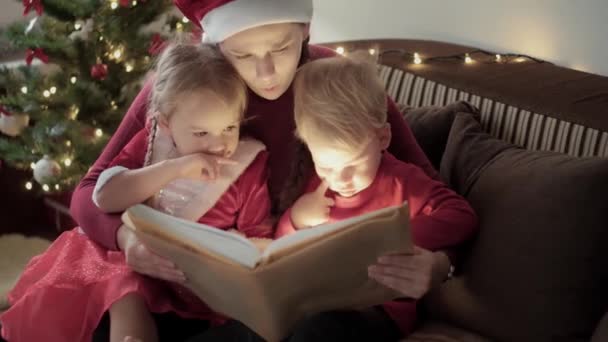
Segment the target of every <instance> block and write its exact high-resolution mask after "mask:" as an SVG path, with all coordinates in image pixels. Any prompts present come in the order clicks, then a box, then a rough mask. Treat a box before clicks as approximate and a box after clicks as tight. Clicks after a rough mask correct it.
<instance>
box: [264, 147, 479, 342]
mask: <svg viewBox="0 0 608 342" xmlns="http://www.w3.org/2000/svg"><path fill="white" fill-rule="evenodd" d="M320 182H321V180H320V179H319V177H318V176H316V175H315V176H314V177H313V178H312V179H311V180H310V181H309V183H308V186H307V189H306V191H305V192H313V191H315V189H317V187H318V186H319V184H320ZM326 195H327V196H329V197H330V198H332V199H333V200H334V201H335V205H334V206H333V207H332V208H331V211H330V218H329V222H336V221H341V220H344V219H347V218H351V217H354V216H357V215H362V214H365V213H368V212H371V211H374V210H378V209H382V208H386V207H390V206H395V205H401V204H402V203H403V202H405V201H407V202H408V204H409V209H410V223H411V225H410V226H411V235H412V241H413V242H414V244H415V245H417V246H420V247H422V248H425V249H428V250H431V251H437V250H443V249H447V248H450V247H453V246H456V245H458V244H460V243H462V242H464V241H466V240H468V239H470V238H471V237H472V236H473V234H474V233H475V232H476V230H477V216H476V215H475V213H474V212H473V209H472V208H471V206H470V205H469V204H468V202H467V201H465V200H464V199H463V198H462V197H460V196H459V195H457V194H456V193H455V192H453V191H452V190H450V189H449V188H448V187H447V186H445V185H444V184H443V183H441V182H439V181H436V180H434V179H431V178H430V177H429V176H427V175H426V174H425V173H424V172H423V171H422V170H421V169H420V168H418V167H416V166H415V165H412V164H408V163H404V162H402V161H400V160H397V159H396V158H395V157H393V156H392V155H391V154H390V153H385V154H384V155H383V156H382V161H381V163H380V167H379V168H378V173H377V175H376V178H375V179H374V182H373V183H372V185H370V186H369V187H368V188H367V189H365V190H363V191H362V192H360V193H358V194H357V195H355V196H353V197H349V198H344V197H340V196H337V195H336V194H335V193H334V192H332V191H331V190H328V192H327V194H326ZM290 214H291V209H290V210H288V211H287V212H285V214H283V216H282V217H281V220H280V221H279V225H278V228H277V232H276V235H275V237H277V238H279V237H281V236H283V235H286V234H290V233H293V232H295V229H294V227H293V225H292V223H291V215H290ZM384 310H385V311H386V312H387V313H388V315H389V316H390V317H391V318H392V319H393V321H395V323H396V324H397V326H399V328H400V329H401V332H402V333H403V334H404V335H407V334H409V333H410V332H411V331H412V329H413V326H414V324H415V322H416V302H414V301H392V302H388V303H385V304H384Z"/></svg>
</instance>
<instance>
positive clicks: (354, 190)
mask: <svg viewBox="0 0 608 342" xmlns="http://www.w3.org/2000/svg"><path fill="white" fill-rule="evenodd" d="M306 140H307V141H306V144H307V145H308V149H309V150H310V153H311V155H312V159H313V161H314V163H315V170H316V172H317V175H318V176H319V177H320V178H321V179H323V180H325V181H326V182H327V183H328V184H329V188H330V189H331V190H333V191H334V192H336V193H338V194H339V195H340V196H342V197H352V196H354V195H356V194H358V193H359V192H361V191H363V190H365V189H367V188H368V187H369V186H370V185H371V184H372V183H373V182H374V179H375V178H376V173H377V172H378V167H379V166H380V160H381V158H382V151H383V150H385V149H386V148H387V147H388V142H389V141H390V128H388V127H385V128H382V129H380V132H378V134H373V135H372V136H371V137H370V138H368V139H367V140H366V141H365V142H364V143H363V144H361V145H360V147H358V148H345V147H338V146H336V145H335V144H331V143H330V142H328V141H327V140H329V139H327V138H319V137H309V139H306Z"/></svg>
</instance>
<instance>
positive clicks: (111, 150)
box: [70, 45, 437, 249]
mask: <svg viewBox="0 0 608 342" xmlns="http://www.w3.org/2000/svg"><path fill="white" fill-rule="evenodd" d="M309 51H310V59H311V60H314V59H319V58H326V57H331V56H335V53H334V52H333V50H330V49H327V48H323V47H318V46H313V45H311V46H309ZM151 86H152V84H151V82H147V83H146V84H145V85H144V87H143V89H142V90H141V91H140V92H139V94H138V95H137V97H136V98H135V100H134V101H133V104H131V107H130V108H129V111H128V112H127V114H126V115H125V117H124V119H123V120H122V122H121V124H120V126H119V127H118V129H117V130H116V132H115V133H114V135H113V136H112V138H111V139H110V142H109V143H108V145H107V146H106V147H105V149H104V150H103V152H102V153H101V155H100V156H99V158H98V159H97V160H96V161H95V164H93V166H92V167H91V169H90V171H89V172H88V173H87V174H86V175H85V177H84V178H83V179H82V180H81V181H80V184H79V185H78V187H77V188H76V189H75V191H74V194H73V195H72V202H71V208H70V210H71V213H72V216H73V217H74V219H75V220H76V222H78V224H79V225H80V227H81V228H82V229H83V230H84V231H85V232H86V233H87V235H88V236H89V237H90V238H91V239H93V240H95V241H96V242H98V243H100V244H101V245H103V246H105V247H107V248H109V249H118V246H117V244H116V231H117V230H118V228H119V227H120V225H121V224H122V222H121V220H120V215H118V214H105V213H103V212H102V211H101V210H99V208H97V206H96V205H95V204H94V203H93V200H92V197H91V196H92V194H93V189H94V188H95V182H96V181H97V178H98V177H99V174H100V173H101V172H102V171H103V170H105V169H106V168H107V167H108V165H109V164H110V162H111V161H112V160H113V159H114V157H115V156H116V155H118V153H119V152H120V151H121V150H122V148H123V147H124V146H125V145H126V144H127V143H128V142H129V140H131V138H132V137H133V136H134V135H135V134H136V133H137V132H139V131H140V130H141V129H142V128H144V124H145V121H146V113H147V110H148V107H147V105H148V97H149V94H150V91H151ZM245 117H246V118H252V119H251V120H248V121H247V125H246V127H243V131H244V133H245V134H249V135H251V136H252V137H254V138H256V139H258V140H260V141H262V142H263V143H264V144H265V145H266V148H267V149H268V152H269V153H270V156H269V160H268V163H269V169H270V172H269V173H270V175H269V184H268V185H269V189H270V192H271V193H276V192H277V191H278V190H279V189H281V186H282V184H283V183H284V181H285V179H286V177H287V174H288V169H289V166H290V165H291V160H292V157H293V156H292V155H291V149H292V143H293V142H294V141H295V137H294V134H293V132H294V130H295V123H294V120H293V92H292V89H291V88H289V90H288V91H287V92H285V94H283V95H282V96H281V97H280V98H278V99H276V100H274V101H269V100H266V99H263V98H261V97H259V96H257V95H256V94H254V93H253V92H251V91H250V92H249V106H248V108H247V111H246V113H245ZM388 122H389V123H390V125H391V130H392V142H391V146H390V147H389V151H390V152H391V153H392V154H394V155H395V156H396V157H397V158H399V159H400V160H403V161H407V162H410V163H412V164H415V165H418V166H420V167H421V168H422V169H424V170H425V172H426V173H427V174H428V175H430V176H431V177H433V178H437V172H436V171H435V169H433V166H432V165H431V163H430V162H429V160H428V159H427V157H426V156H425V155H424V152H422V150H421V149H420V146H418V143H417V142H416V140H415V138H414V136H413V134H412V132H411V130H410V128H409V127H408V126H407V125H406V123H405V121H404V120H403V117H402V116H401V113H400V112H399V111H398V110H397V107H396V106H395V104H394V102H393V101H392V100H389V104H388Z"/></svg>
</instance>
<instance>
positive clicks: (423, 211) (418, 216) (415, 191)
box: [403, 165, 477, 251]
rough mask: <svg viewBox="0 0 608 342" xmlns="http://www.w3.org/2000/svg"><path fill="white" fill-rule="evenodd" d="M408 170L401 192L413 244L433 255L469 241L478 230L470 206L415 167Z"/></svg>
mask: <svg viewBox="0 0 608 342" xmlns="http://www.w3.org/2000/svg"><path fill="white" fill-rule="evenodd" d="M408 166H409V168H408V171H407V176H406V177H407V179H406V181H405V182H404V186H403V191H405V192H407V193H406V194H404V195H406V196H405V198H407V199H408V203H409V205H410V215H411V231H412V238H413V241H414V243H415V244H416V245H418V246H420V247H423V248H426V249H428V250H432V251H436V250H440V249H445V248H449V247H453V246H456V245H459V244H461V243H463V242H465V241H466V240H468V239H470V238H471V237H472V236H473V235H474V233H475V232H476V230H477V215H475V212H474V211H473V209H472V208H471V206H470V205H469V203H468V202H467V201H466V200H465V199H464V198H462V197H461V196H459V195H458V194H456V193H455V192H454V191H452V190H451V189H449V188H448V187H447V186H446V185H445V184H443V183H441V182H439V181H436V180H433V179H431V178H430V177H429V176H427V175H426V174H425V173H424V172H423V171H422V170H421V169H419V168H418V167H415V166H412V165H408Z"/></svg>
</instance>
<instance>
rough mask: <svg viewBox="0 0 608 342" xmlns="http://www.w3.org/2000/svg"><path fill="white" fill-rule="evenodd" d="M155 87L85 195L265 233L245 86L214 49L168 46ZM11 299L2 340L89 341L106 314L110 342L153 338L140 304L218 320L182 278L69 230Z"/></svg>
mask: <svg viewBox="0 0 608 342" xmlns="http://www.w3.org/2000/svg"><path fill="white" fill-rule="evenodd" d="M153 84H154V86H153V91H152V94H151V97H150V121H149V125H147V126H146V128H144V129H142V130H141V131H140V132H139V133H137V134H136V135H135V136H134V137H133V139H131V141H130V142H129V143H128V144H127V145H126V147H125V148H124V149H123V150H122V151H121V153H120V154H119V155H118V156H117V157H116V158H114V161H113V162H112V163H111V167H110V168H108V169H107V170H106V171H104V172H103V173H102V174H101V176H100V178H99V181H98V184H97V186H96V189H95V192H94V198H93V200H94V201H95V202H96V203H97V204H98V205H99V207H100V208H101V209H102V210H104V211H105V212H121V211H124V210H125V209H127V208H128V207H130V206H132V205H135V204H137V203H142V202H145V201H147V200H148V199H151V200H150V203H151V204H152V205H154V206H155V207H157V208H158V209H160V210H163V211H165V212H167V213H169V214H172V215H176V216H179V217H182V218H185V219H191V220H198V221H199V222H201V223H204V224H208V225H212V226H214V227H217V228H219V229H224V230H228V229H233V228H234V229H236V230H238V231H239V232H240V233H242V234H244V235H246V236H248V237H271V236H272V227H271V225H269V224H267V222H266V219H267V218H268V215H269V211H270V201H269V197H268V191H267V187H266V166H265V164H266V159H267V154H266V152H265V151H264V146H263V145H262V144H261V143H259V142H257V141H255V140H252V139H243V140H241V141H239V126H240V122H241V120H242V114H243V111H244V108H245V104H246V96H247V94H246V87H245V85H244V83H243V82H242V80H241V79H240V78H239V76H238V74H237V73H236V72H235V71H234V70H233V68H232V66H231V65H230V64H229V63H228V62H227V61H226V60H225V59H224V57H223V56H222V54H221V53H220V52H219V51H218V50H217V48H215V47H212V46H208V45H200V46H193V45H181V44H178V45H175V46H171V47H169V48H168V49H167V50H166V51H165V52H163V54H162V55H161V57H160V59H159V61H158V64H157V71H156V75H155V76H154V83H153ZM171 266H172V265H170V264H168V265H167V266H166V267H167V268H169V267H171ZM185 280H186V279H185V278H184V277H183V276H181V277H178V278H176V279H175V281H178V282H183V281H185ZM10 301H11V304H12V306H11V308H10V309H9V310H8V311H7V312H6V313H4V314H3V315H2V316H1V320H2V326H3V336H4V337H5V338H6V339H7V340H9V341H11V342H19V341H38V340H45V341H66V342H67V341H69V342H75V341H90V340H91V338H92V335H93V331H94V330H95V328H96V327H97V325H98V324H99V321H100V319H101V318H102V316H103V314H104V312H106V311H109V316H110V326H111V329H110V340H111V341H113V342H114V341H124V340H127V337H128V336H130V338H138V339H141V340H143V341H146V342H148V341H152V342H153V341H157V340H158V339H159V337H158V334H157V331H156V327H155V324H154V320H153V317H152V315H151V313H150V312H175V313H177V314H178V315H180V316H181V317H186V318H197V319H202V320H210V321H218V322H219V321H222V320H223V318H222V317H220V316H219V315H217V314H214V313H213V312H211V310H209V309H208V308H207V307H206V306H205V305H204V303H202V302H201V301H200V300H199V299H198V298H197V297H196V296H194V295H193V294H192V293H191V292H190V291H188V290H187V289H185V288H184V287H182V286H181V285H178V284H176V283H169V282H163V281H159V280H154V279H151V278H146V277H144V276H142V275H140V274H138V273H135V272H133V271H132V270H131V269H130V268H129V267H128V266H127V264H126V263H125V256H124V254H122V253H120V252H108V251H106V250H105V249H103V248H102V247H100V246H98V245H96V244H94V243H92V242H91V241H89V240H88V239H87V238H86V236H85V235H83V234H81V233H79V232H78V231H76V230H73V231H70V232H66V233H64V234H62V236H61V237H60V238H58V240H57V241H56V242H55V243H54V244H53V246H52V247H51V248H50V249H49V250H48V251H47V252H46V253H45V254H43V255H42V256H40V257H38V258H37V259H35V260H33V261H32V262H31V263H30V265H29V266H28V268H27V270H26V271H25V273H24V275H23V276H22V277H21V279H20V280H19V283H18V284H17V286H16V287H15V288H14V290H13V291H12V292H11V294H10ZM34 322H35V323H34ZM33 324H35V326H33Z"/></svg>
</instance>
